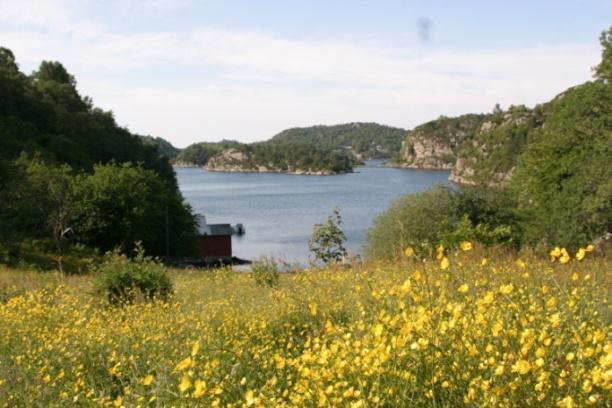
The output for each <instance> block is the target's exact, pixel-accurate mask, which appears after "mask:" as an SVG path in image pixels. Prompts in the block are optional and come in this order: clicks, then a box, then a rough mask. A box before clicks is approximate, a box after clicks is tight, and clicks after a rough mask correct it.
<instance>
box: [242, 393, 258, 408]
mask: <svg viewBox="0 0 612 408" xmlns="http://www.w3.org/2000/svg"><path fill="white" fill-rule="evenodd" d="M244 399H245V401H246V404H247V407H250V406H252V405H254V404H255V403H256V402H257V401H256V400H255V393H254V392H253V390H248V391H247V392H246V393H245V394H244Z"/></svg>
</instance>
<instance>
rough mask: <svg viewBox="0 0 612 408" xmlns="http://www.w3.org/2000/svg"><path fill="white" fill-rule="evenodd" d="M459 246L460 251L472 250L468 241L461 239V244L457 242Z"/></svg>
mask: <svg viewBox="0 0 612 408" xmlns="http://www.w3.org/2000/svg"><path fill="white" fill-rule="evenodd" d="M459 246H460V247H461V250H462V251H471V250H472V248H473V247H472V243H471V242H470V241H461V244H459Z"/></svg>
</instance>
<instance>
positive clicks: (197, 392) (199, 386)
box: [192, 380, 206, 398]
mask: <svg viewBox="0 0 612 408" xmlns="http://www.w3.org/2000/svg"><path fill="white" fill-rule="evenodd" d="M205 393H206V383H205V382H204V381H202V380H195V382H194V390H193V394H192V397H194V398H200V397H201V396H202V395H204V394H205Z"/></svg>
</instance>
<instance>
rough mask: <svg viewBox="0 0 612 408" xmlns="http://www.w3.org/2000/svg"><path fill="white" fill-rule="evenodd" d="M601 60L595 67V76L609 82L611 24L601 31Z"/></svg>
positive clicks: (611, 43)
mask: <svg viewBox="0 0 612 408" xmlns="http://www.w3.org/2000/svg"><path fill="white" fill-rule="evenodd" d="M599 41H600V43H601V47H602V51H601V62H600V63H599V65H598V66H597V67H595V77H596V78H597V79H599V80H602V81H604V82H607V83H608V84H610V83H611V82H612V26H610V28H609V29H608V30H607V31H604V32H603V33H601V37H600V38H599Z"/></svg>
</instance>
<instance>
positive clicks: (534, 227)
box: [510, 81, 612, 248]
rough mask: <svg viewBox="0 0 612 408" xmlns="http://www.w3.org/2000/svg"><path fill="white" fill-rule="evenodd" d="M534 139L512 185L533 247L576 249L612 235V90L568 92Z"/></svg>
mask: <svg viewBox="0 0 612 408" xmlns="http://www.w3.org/2000/svg"><path fill="white" fill-rule="evenodd" d="M530 138H531V140H530V143H529V144H528V146H527V148H526V150H525V152H524V153H523V155H522V156H521V157H520V159H519V162H518V165H517V168H516V171H515V173H514V175H513V177H512V180H511V184H510V187H511V190H512V192H513V194H514V196H515V197H516V199H517V202H518V206H519V211H520V213H521V215H522V220H523V222H522V227H523V229H524V231H525V239H526V241H527V243H529V244H531V245H536V244H538V243H542V244H543V245H544V246H549V245H563V246H567V247H572V248H575V247H577V246H580V245H584V244H585V243H587V242H589V241H590V240H591V239H593V238H595V237H597V236H598V235H601V234H603V233H604V232H607V231H612V216H611V215H610V214H612V166H610V157H612V85H610V84H608V83H606V82H603V81H597V82H591V83H586V84H583V85H581V86H578V87H575V88H572V89H571V90H568V91H566V92H565V93H564V94H563V95H562V96H561V97H559V98H557V99H556V100H555V101H553V102H552V103H551V106H550V111H549V113H548V116H547V118H546V121H545V123H544V125H543V126H542V128H541V129H540V130H538V131H536V132H534V133H532V134H531V135H530Z"/></svg>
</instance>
